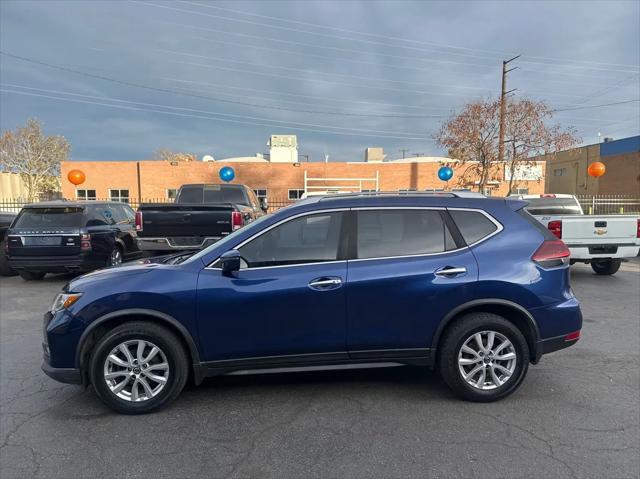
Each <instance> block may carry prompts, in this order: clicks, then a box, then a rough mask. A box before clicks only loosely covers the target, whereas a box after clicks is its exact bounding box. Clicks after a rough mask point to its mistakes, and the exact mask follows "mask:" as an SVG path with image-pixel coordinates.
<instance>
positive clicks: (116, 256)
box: [109, 248, 122, 266]
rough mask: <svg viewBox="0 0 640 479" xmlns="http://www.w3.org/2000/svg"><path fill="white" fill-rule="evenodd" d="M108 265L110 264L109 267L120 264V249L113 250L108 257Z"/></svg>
mask: <svg viewBox="0 0 640 479" xmlns="http://www.w3.org/2000/svg"><path fill="white" fill-rule="evenodd" d="M109 264H111V266H117V265H119V264H122V253H121V252H120V248H114V249H113V251H112V252H111V256H110V257H109Z"/></svg>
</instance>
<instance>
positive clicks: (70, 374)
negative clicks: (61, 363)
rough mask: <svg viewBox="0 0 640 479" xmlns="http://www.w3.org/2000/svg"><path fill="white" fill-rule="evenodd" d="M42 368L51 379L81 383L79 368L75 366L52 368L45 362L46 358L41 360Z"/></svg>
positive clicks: (68, 382)
mask: <svg viewBox="0 0 640 479" xmlns="http://www.w3.org/2000/svg"><path fill="white" fill-rule="evenodd" d="M42 370H43V371H44V373H45V374H46V375H47V376H49V377H50V378H51V379H55V380H56V381H58V382H61V383H67V384H82V375H81V374H80V370H79V369H75V368H54V367H51V365H50V364H49V363H47V361H46V359H45V360H44V361H43V362H42Z"/></svg>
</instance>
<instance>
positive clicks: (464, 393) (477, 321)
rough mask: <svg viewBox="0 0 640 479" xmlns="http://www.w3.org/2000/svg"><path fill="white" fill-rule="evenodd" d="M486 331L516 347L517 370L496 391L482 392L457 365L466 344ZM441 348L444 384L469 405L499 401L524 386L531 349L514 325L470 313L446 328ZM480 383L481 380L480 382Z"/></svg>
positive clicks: (441, 370)
mask: <svg viewBox="0 0 640 479" xmlns="http://www.w3.org/2000/svg"><path fill="white" fill-rule="evenodd" d="M483 331H494V332H497V333H499V334H501V335H503V336H504V337H506V339H508V340H509V341H510V342H511V344H512V345H513V349H514V350H515V353H516V359H515V369H514V370H513V373H512V374H511V376H510V377H509V378H508V379H507V380H506V381H505V382H504V383H503V384H502V385H500V386H497V387H495V388H494V389H482V390H481V389H479V388H476V387H474V386H472V385H470V384H468V383H467V381H465V379H464V378H463V376H462V373H461V372H460V367H459V365H458V355H459V353H460V350H461V348H462V346H463V345H464V343H465V341H467V340H468V339H469V338H471V337H472V336H473V335H474V334H476V333H478V332H483ZM440 344H441V346H440V347H439V356H438V367H439V370H440V374H441V376H442V379H443V380H444V382H445V383H447V385H448V386H449V387H450V388H451V390H452V391H453V392H454V393H455V394H456V395H458V396H460V397H461V398H463V399H466V400H467V401H473V402H492V401H498V400H500V399H503V398H505V397H507V396H508V395H509V394H511V393H513V392H514V391H515V390H516V389H517V388H518V387H519V386H520V384H521V383H522V380H523V379H524V377H525V375H526V374H527V370H528V368H529V346H528V345H527V340H526V339H525V337H524V335H523V334H522V332H521V331H520V330H519V329H518V328H517V327H516V326H515V325H514V324H513V323H511V322H509V321H507V320H506V319H504V318H503V317H501V316H498V315H496V314H492V313H470V314H467V315H464V316H462V317H460V318H458V319H456V320H455V321H454V323H453V324H452V325H451V326H449V327H448V328H447V330H446V331H445V333H444V336H443V337H442V341H441V343H440ZM478 382H479V380H478Z"/></svg>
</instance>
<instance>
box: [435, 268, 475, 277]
mask: <svg viewBox="0 0 640 479" xmlns="http://www.w3.org/2000/svg"><path fill="white" fill-rule="evenodd" d="M466 272H467V268H464V267H459V268H455V267H453V266H445V267H444V268H440V269H439V270H438V271H436V273H435V274H436V276H444V277H445V278H447V277H449V276H456V275H458V274H465V273H466Z"/></svg>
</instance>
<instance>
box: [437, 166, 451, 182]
mask: <svg viewBox="0 0 640 479" xmlns="http://www.w3.org/2000/svg"><path fill="white" fill-rule="evenodd" d="M438 178H440V179H441V180H442V181H449V180H450V179H451V178H453V169H452V168H451V167H450V166H443V167H442V168H440V169H439V170H438Z"/></svg>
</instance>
